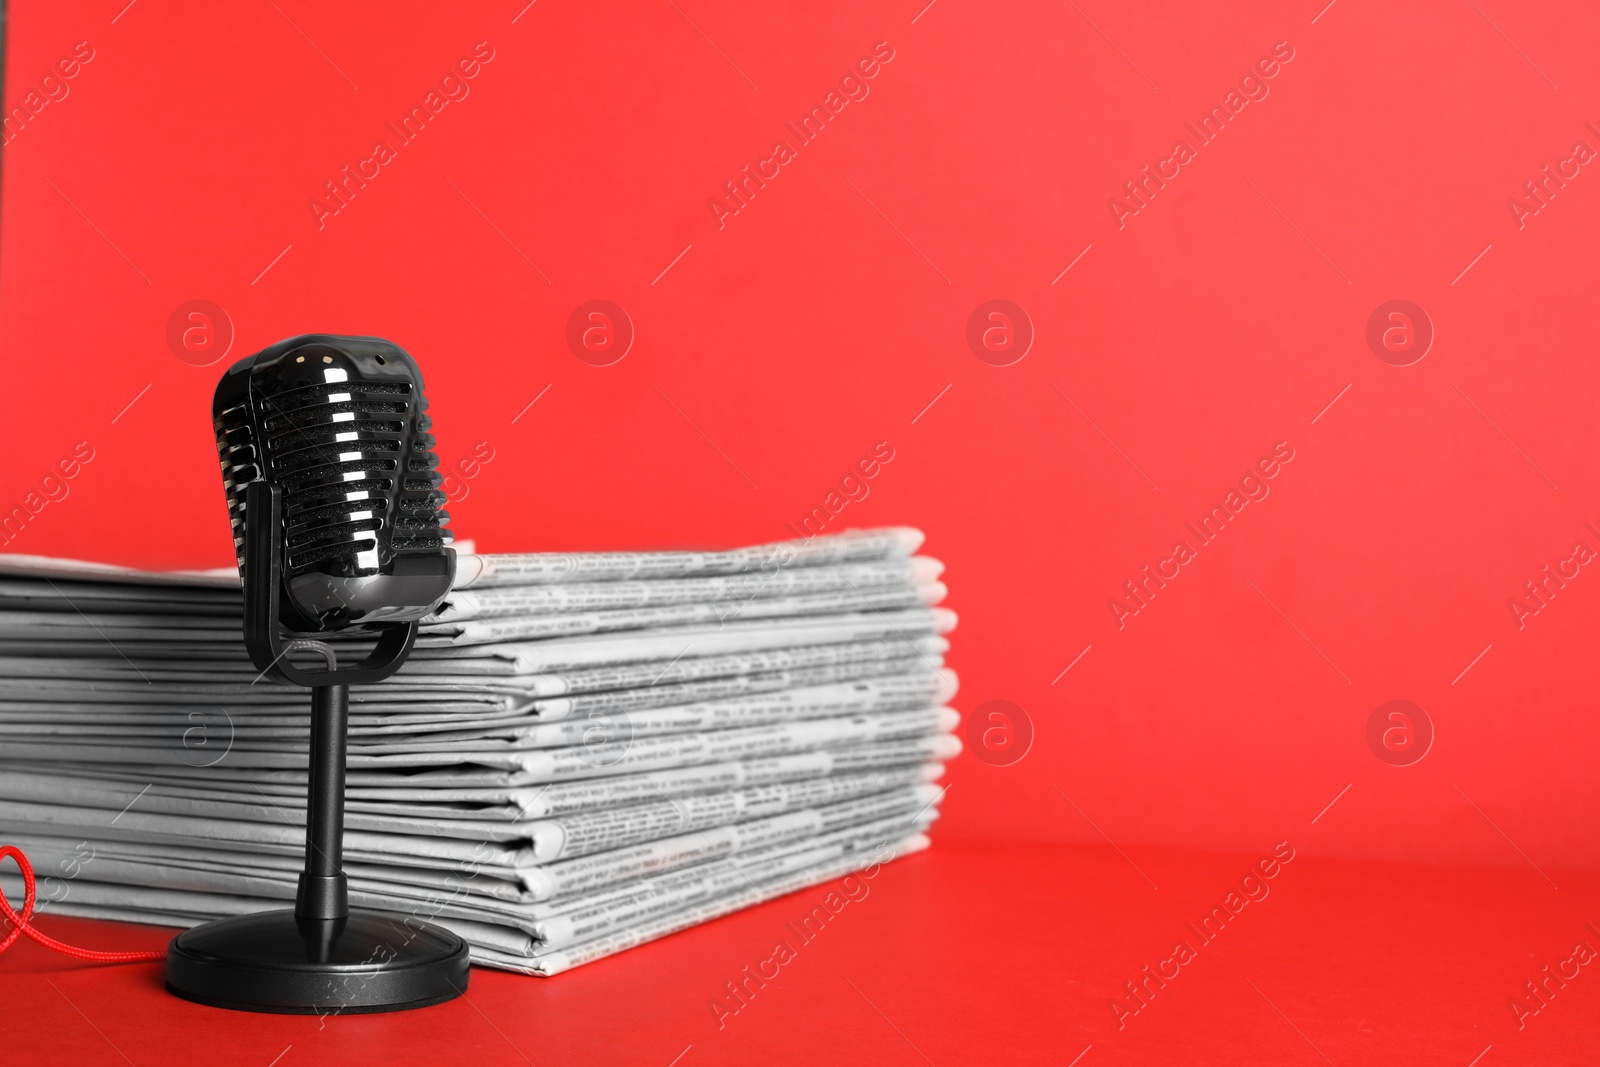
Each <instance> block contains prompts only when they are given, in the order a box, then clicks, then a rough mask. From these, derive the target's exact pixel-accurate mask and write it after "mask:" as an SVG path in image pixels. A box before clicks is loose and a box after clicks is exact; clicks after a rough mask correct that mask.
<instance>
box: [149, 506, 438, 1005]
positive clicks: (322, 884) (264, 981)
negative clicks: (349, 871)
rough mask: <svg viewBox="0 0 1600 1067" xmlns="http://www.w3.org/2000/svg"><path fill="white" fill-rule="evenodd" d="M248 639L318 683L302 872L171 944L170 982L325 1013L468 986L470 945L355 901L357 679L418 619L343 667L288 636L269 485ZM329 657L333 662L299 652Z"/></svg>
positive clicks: (279, 533)
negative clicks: (265, 906)
mask: <svg viewBox="0 0 1600 1067" xmlns="http://www.w3.org/2000/svg"><path fill="white" fill-rule="evenodd" d="M245 514H246V522H245V569H244V608H245V618H244V637H245V647H246V648H247V649H248V650H249V652H250V658H251V660H252V661H253V662H254V663H255V664H256V666H257V667H260V668H261V670H262V673H263V674H268V675H271V676H272V677H273V678H274V680H276V681H280V682H286V683H289V684H293V685H301V686H306V687H308V688H310V690H311V756H310V760H309V763H308V772H309V773H308V775H307V778H308V781H307V784H306V852H305V869H304V870H303V871H302V872H301V874H300V882H299V888H298V891H297V892H296V895H295V906H294V909H293V910H292V911H291V910H287V909H284V910H278V911H266V912H258V913H256V914H253V915H239V916H235V917H233V918H229V919H219V920H217V921H215V922H209V923H206V924H204V925H202V926H197V927H194V928H193V929H190V930H186V931H184V932H183V933H181V934H179V935H178V936H176V937H174V938H173V939H172V942H171V943H170V944H169V945H168V947H167V988H168V989H169V990H171V991H172V992H173V993H175V994H177V995H178V996H180V997H183V998H185V999H186V1000H193V1001H198V1002H199V1003H202V1004H210V1005H213V1006H215V1007H223V1008H235V1009H239V1010H242V1011H262V1012H277V1013H283V1014H296V1015H328V1014H340V1013H366V1012H382V1011H401V1010H405V1009H408V1008H420V1007H425V1006H427V1005H429V1004H439V1003H442V1002H444V1001H446V1000H450V999H452V998H454V997H457V996H460V995H462V994H463V993H465V992H466V988H467V969H468V964H469V959H468V951H467V944H466V942H465V941H463V940H462V939H461V938H460V937H458V936H457V935H455V934H454V933H452V932H450V931H449V930H445V929H443V928H442V927H438V926H434V925H433V924H431V923H427V922H423V921H421V920H420V919H418V918H417V917H416V916H415V915H410V916H404V917H398V916H397V917H396V918H395V919H391V918H389V917H387V916H384V915H381V914H378V913H376V912H368V911H362V910H356V911H351V910H350V903H349V889H348V881H347V879H346V877H345V873H344V778H345V742H346V733H347V730H348V721H349V717H350V686H351V684H358V685H364V684H370V683H372V682H378V681H382V680H383V679H385V678H387V677H389V676H390V675H392V674H393V673H394V672H395V671H397V670H399V669H400V666H401V664H403V663H404V662H405V659H406V657H407V656H408V655H409V654H410V652H411V646H412V644H413V643H414V642H415V641H416V637H417V624H416V623H415V622H407V623H383V624H379V625H378V626H376V627H374V628H375V629H376V630H377V631H378V640H377V642H376V644H375V645H374V647H373V649H372V651H371V652H370V653H368V655H367V657H366V658H365V659H364V660H362V661H361V662H360V663H358V664H356V665H354V666H351V667H342V668H341V667H339V666H338V660H337V653H336V652H335V650H334V648H333V646H332V645H330V644H328V643H326V642H323V641H320V640H317V639H316V635H311V636H309V637H302V636H290V637H287V638H286V637H285V635H284V633H283V628H282V625H281V623H280V621H279V616H278V610H279V604H278V597H279V590H280V589H281V587H282V578H283V520H282V492H281V490H280V489H279V488H278V487H277V486H276V485H273V484H272V483H270V482H267V481H261V480H258V481H254V482H251V483H250V485H249V486H248V487H247V488H246V491H245ZM296 651H309V652H316V653H320V654H321V655H322V657H323V658H324V659H325V660H326V662H327V669H326V670H307V669H306V668H303V667H300V666H298V665H296V664H294V663H292V662H291V661H290V660H289V654H290V653H292V652H296Z"/></svg>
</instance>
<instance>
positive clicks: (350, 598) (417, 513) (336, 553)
mask: <svg viewBox="0 0 1600 1067" xmlns="http://www.w3.org/2000/svg"><path fill="white" fill-rule="evenodd" d="M427 407H428V404H427V400H426V398H425V397H424V396H423V392H422V375H421V373H420V372H419V371H418V370H417V365H416V363H415V361H413V360H412V358H411V357H410V356H409V355H407V354H406V353H405V352H404V351H403V350H401V349H400V348H399V347H398V346H396V345H394V344H391V343H390V342H388V341H384V340H382V339H380V338H376V337H334V336H329V335H326V334H308V335H305V336H302V337H294V338H291V339H289V340H287V341H281V342H279V343H278V344H275V345H273V346H271V347H270V348H267V349H264V350H262V351H261V352H258V353H257V354H255V355H253V356H248V357H246V358H245V359H242V360H240V361H238V362H237V363H235V364H234V365H233V366H231V367H230V368H228V371H227V373H226V374H224V375H223V377H222V381H221V382H219V383H218V385H217V390H216V395H215V398H214V400H213V402H212V417H213V424H214V427H215V431H216V440H217V454H218V458H219V460H220V462H221V467H222V479H223V488H224V490H225V492H226V494H227V499H228V512H229V518H230V519H231V521H232V525H233V536H234V546H235V549H236V555H237V559H238V563H239V570H240V573H241V574H242V575H243V574H246V573H247V571H248V561H247V559H246V551H245V549H246V545H247V541H248V538H247V531H248V528H249V525H250V523H251V521H252V519H254V520H255V521H263V520H262V519H261V517H259V516H254V517H253V516H251V515H250V513H249V511H250V509H249V507H248V504H247V500H246V495H247V493H246V491H247V488H248V486H249V485H250V484H251V483H254V482H257V481H266V482H268V483H269V484H272V485H276V486H277V487H278V488H279V489H280V491H281V492H282V510H281V514H280V521H281V523H282V527H283V532H282V542H281V543H282V549H283V561H282V568H283V571H282V575H281V580H282V589H281V590H280V591H279V617H280V618H281V619H282V621H283V623H284V624H285V625H286V626H288V627H289V628H291V629H293V630H295V631H297V632H299V633H332V632H336V631H339V630H343V629H347V628H349V627H351V626H358V625H362V624H368V623H376V622H415V621H417V620H419V619H421V618H422V617H423V616H424V615H426V614H427V613H428V612H429V611H431V610H433V608H434V607H435V606H436V605H437V604H438V603H439V601H440V599H442V598H443V597H444V595H445V594H446V593H448V592H449V590H450V581H451V579H452V578H453V577H454V573H455V553H454V551H453V550H452V549H450V548H448V547H447V546H448V544H449V541H450V532H449V530H447V529H446V528H445V524H446V523H447V522H448V521H449V517H448V515H447V514H446V513H445V512H443V511H441V510H440V508H441V506H442V505H443V504H444V502H445V496H444V493H443V492H442V491H440V489H439V484H440V482H441V477H440V475H439V473H438V457H437V456H436V455H435V454H434V453H433V451H432V449H433V443H434V442H433V435H432V434H431V433H429V432H428V430H429V427H430V420H429V418H428V416H427ZM257 666H261V665H260V664H257Z"/></svg>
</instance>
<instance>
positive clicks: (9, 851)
mask: <svg viewBox="0 0 1600 1067" xmlns="http://www.w3.org/2000/svg"><path fill="white" fill-rule="evenodd" d="M7 856H10V857H11V858H12V859H14V860H16V861H17V868H18V869H19V870H20V871H22V914H21V915H18V914H17V913H16V911H15V910H13V909H12V907H11V901H9V900H7V899H6V898H5V894H4V893H0V914H4V915H5V917H6V920H7V921H8V922H10V924H11V932H10V933H9V934H7V935H6V936H5V937H4V938H3V939H0V952H4V951H5V950H6V949H8V948H10V947H11V943H12V942H13V941H15V940H16V939H17V937H18V935H20V934H27V935H28V936H29V937H31V938H33V940H35V941H37V942H39V944H41V945H43V946H44V947H45V948H53V949H55V950H56V951H57V952H62V953H65V954H66V955H68V956H76V957H77V958H78V959H80V960H94V961H95V962H97V963H144V962H146V961H154V960H164V959H166V958H167V953H166V950H165V949H160V950H152V951H147V952H96V951H94V950H93V949H88V948H78V947H76V946H74V945H63V944H62V943H61V942H59V941H57V940H56V939H55V938H53V937H50V936H49V935H47V934H43V933H40V932H39V931H38V930H37V929H36V928H35V927H34V926H33V925H32V924H31V923H29V922H28V920H29V919H31V918H33V901H34V896H35V894H34V890H33V864H31V863H29V862H28V857H27V856H24V855H23V854H22V850H21V849H20V848H18V847H17V846H15V845H0V862H4V860H5V858H6V857H7Z"/></svg>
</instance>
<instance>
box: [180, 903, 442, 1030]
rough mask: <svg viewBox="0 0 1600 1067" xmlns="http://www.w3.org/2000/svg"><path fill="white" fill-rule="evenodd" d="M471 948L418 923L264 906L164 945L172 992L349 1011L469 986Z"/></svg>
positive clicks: (241, 1003) (429, 998) (398, 1006)
mask: <svg viewBox="0 0 1600 1067" xmlns="http://www.w3.org/2000/svg"><path fill="white" fill-rule="evenodd" d="M468 962H469V961H468V955H467V944H466V942H465V941H463V940H461V938H459V937H457V936H456V935H455V934H453V933H451V932H450V931H448V930H445V929H442V928H441V927H438V926H434V925H432V924H429V923H421V922H418V921H417V920H415V919H399V918H393V919H391V918H389V917H387V916H381V915H377V914H374V913H372V912H363V911H352V912H351V913H350V915H349V916H348V917H347V918H343V919H301V918H297V917H296V916H295V913H294V912H293V911H291V910H288V909H285V910H282V911H266V912H260V913H258V914H255V915H240V916H236V917H234V918H231V919H219V920H217V921H216V922H210V923H206V924H205V925H203V926H196V927H195V928H194V929H192V930H185V931H184V932H183V933H181V934H179V935H178V936H177V937H174V938H173V939H172V942H171V943H170V944H169V945H168V946H167V989H168V990H169V991H170V992H172V993H174V994H176V995H177V996H180V997H182V998H184V999H185V1000H192V1001H195V1002H197V1003H200V1004H208V1005H210V1006H212V1007H215V1008H232V1009H234V1010H236V1011H261V1012H273V1013H277V1014H283V1015H350V1014H366V1013H370V1012H380V1011H406V1010H408V1009H411V1008H425V1007H427V1006H428V1005H430V1004H441V1003H443V1002H444V1001H447V1000H451V999H453V998H455V997H458V996H461V995H462V994H463V993H465V992H466V990H467V965H468Z"/></svg>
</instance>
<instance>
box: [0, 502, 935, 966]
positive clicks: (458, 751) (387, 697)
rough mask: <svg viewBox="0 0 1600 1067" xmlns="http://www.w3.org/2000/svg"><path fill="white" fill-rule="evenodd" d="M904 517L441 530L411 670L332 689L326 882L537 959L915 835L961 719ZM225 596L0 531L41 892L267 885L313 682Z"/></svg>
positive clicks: (481, 952)
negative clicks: (695, 533)
mask: <svg viewBox="0 0 1600 1067" xmlns="http://www.w3.org/2000/svg"><path fill="white" fill-rule="evenodd" d="M921 542H922V535H921V534H920V533H919V532H917V531H915V530H910V529H904V528H890V529H878V530H866V531H851V532H849V533H846V534H841V535H836V536H829V537H815V538H812V539H810V540H805V541H789V542H780V543H777V544H770V545H761V546H757V547H754V548H746V549H739V550H734V551H720V552H626V553H623V552H605V553H593V554H582V553H573V554H556V553H549V554H529V555H474V554H469V553H463V554H461V555H460V556H459V560H458V568H457V576H456V583H455V585H456V588H455V590H454V591H453V592H452V594H451V595H450V597H449V598H448V599H447V600H446V601H445V603H444V604H442V605H441V606H440V608H439V609H438V611H437V612H436V613H435V614H434V615H433V616H431V617H430V619H429V620H428V621H427V622H425V623H424V624H423V627H422V633H421V636H420V637H419V638H418V640H417V645H416V649H415V650H414V652H413V653H412V656H411V659H410V661H409V662H408V663H407V664H406V666H405V667H404V668H403V669H402V670H401V671H400V673H398V674H396V675H395V676H394V677H392V678H391V679H389V680H388V681H386V682H382V683H379V684H375V685H367V686H356V687H352V690H351V703H350V731H349V758H348V764H347V766H348V778H347V788H346V814H345V827H346V830H345V871H346V873H347V874H348V875H349V877H350V898H351V904H352V905H353V906H357V907H362V908H369V909H374V910H378V911H382V912H385V913H389V914H392V915H393V916H395V917H396V921H397V928H403V924H404V921H405V919H406V918H408V917H414V918H416V919H421V920H426V921H431V922H435V923H439V924H441V925H443V926H446V927H449V928H450V929H452V930H454V931H456V932H457V933H458V934H460V935H461V936H462V937H463V938H465V939H466V941H467V942H468V943H469V944H470V945H471V947H472V955H473V960H474V962H477V963H481V964H486V965H489V966H494V967H502V968H506V969H509V970H514V971H521V972H524V973H528V974H539V975H550V974H556V973H559V972H561V971H563V970H566V969H568V968H571V967H574V966H577V965H579V964H581V963H586V962H588V961H590V960H595V959H599V958H600V957H603V956H607V955H610V954H611V953H614V952H618V951H621V950H623V949H626V948H630V947H632V946H634V945H638V944H641V943H643V942H645V941H649V940H651V939H653V938H657V937H661V936H664V935H666V934H669V933H672V932H674V931H677V930H681V929H683V928H685V927H688V926H692V925H694V924H696V923H701V922H705V921H707V920H709V919H713V918H715V917H717V916H720V915H724V914H727V913H729V912H732V911H735V910H737V909H739V908H743V907H747V906H749V905H751V904H754V903H757V902H759V901H763V900H767V899H770V898H772V897H776V896H779V895H782V894H785V893H790V892H793V891H795V890H798V889H802V888H805V887H807V886H811V885H815V884H818V883H821V882H824V881H828V880H830V879H833V878H837V877H839V876H841V875H843V874H847V873H849V872H850V871H852V870H857V869H861V868H863V867H867V866H870V865H874V864H879V863H882V862H885V861H886V860H889V859H892V858H894V857H897V856H901V855H905V854H907V853H910V852H913V851H916V850H919V849H922V848H925V847H926V846H927V844H928V840H927V838H926V837H925V836H924V831H925V830H926V829H927V827H928V825H929V823H930V822H931V821H932V820H933V819H934V818H935V816H936V814H937V810H936V806H937V802H938V800H939V798H940V795H941V792H940V789H939V787H938V786H937V784H936V782H937V780H938V779H939V777H940V776H941V774H942V772H943V761H945V760H948V759H950V758H952V757H953V756H955V755H956V754H957V753H958V752H959V751H960V743H959V742H958V741H957V739H956V737H955V736H954V734H953V730H954V728H955V726H956V723H957V721H958V718H957V715H956V713H955V712H954V711H953V710H951V709H950V708H949V707H948V706H946V705H947V702H948V701H949V699H950V697H951V696H952V695H953V694H954V692H955V677H954V675H953V674H952V673H951V672H950V671H949V670H947V669H946V668H945V666H944V653H945V651H946V649H947V647H948V646H947V643H946V640H945V637H944V636H943V635H944V634H946V633H947V632H948V631H950V630H951V629H952V628H953V627H954V625H955V616H954V615H953V614H952V613H951V612H949V611H948V610H946V609H943V608H940V607H938V606H937V605H938V603H939V602H940V601H941V600H942V599H943V596H944V591H945V590H944V586H943V585H942V584H941V583H940V582H939V580H938V579H939V576H940V573H941V570H942V567H941V565H940V564H939V563H938V562H937V561H935V560H932V559H929V558H927V557H924V556H920V555H917V554H916V553H917V549H918V548H919V547H920V545H921ZM241 616H242V601H241V595H240V592H239V581H238V575H237V573H235V572H233V571H232V570H229V571H227V572H186V573H170V572H169V573H147V572H137V571H130V570H126V569H123V568H114V567H109V566H104V565H98V564H86V563H76V562H71V561H64V560H53V559H45V558H41V557H23V556H0V844H14V845H17V846H19V847H20V848H21V849H22V850H23V851H24V852H25V853H26V854H27V855H28V857H29V858H30V859H31V861H32V863H33V866H34V868H35V870H36V871H37V873H38V876H39V883H38V909H39V911H40V912H41V913H42V914H45V915H49V914H51V913H56V914H70V915H82V916H93V917H101V918H112V919H123V920H130V921H136V922H147V923H157V924H165V925H175V926H188V925H193V924H195V923H199V922H204V921H207V920H210V919H215V918H220V917H223V916H229V915H238V914H244V913H247V912H254V911H262V910H266V909H268V908H275V907H283V906H285V905H286V903H287V902H290V901H292V900H293V898H294V892H295V884H296V877H297V875H298V873H299V871H300V868H301V865H302V857H303V850H304V847H305V833H304V824H305V811H306V797H305V791H306V760H307V751H308V727H309V722H310V712H309V701H308V693H307V691H306V690H304V689H299V688H296V687H292V686H287V685H282V684H278V683H275V682H273V681H272V680H271V679H269V678H265V677H263V676H262V674H261V672H260V671H258V670H257V669H256V668H255V667H254V666H253V665H252V664H251V662H250V660H249V658H248V656H247V655H246V653H245V650H244V645H243V639H242V635H241ZM357 647H358V649H359V646H357ZM318 665H320V664H318ZM0 889H4V891H5V892H6V894H7V896H8V898H9V899H10V900H12V901H13V902H17V903H20V899H21V879H20V877H19V876H18V875H17V872H16V870H15V869H14V868H12V867H11V866H10V865H9V864H8V865H7V866H6V868H5V870H4V871H0Z"/></svg>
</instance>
